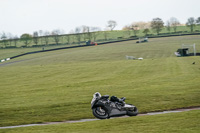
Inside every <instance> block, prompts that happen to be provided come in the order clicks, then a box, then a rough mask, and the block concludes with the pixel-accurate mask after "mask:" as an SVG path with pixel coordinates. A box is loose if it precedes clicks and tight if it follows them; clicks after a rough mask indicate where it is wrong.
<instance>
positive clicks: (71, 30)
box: [69, 30, 75, 43]
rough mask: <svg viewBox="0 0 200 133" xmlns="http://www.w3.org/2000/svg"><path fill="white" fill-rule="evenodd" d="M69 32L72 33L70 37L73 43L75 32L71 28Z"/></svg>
mask: <svg viewBox="0 0 200 133" xmlns="http://www.w3.org/2000/svg"><path fill="white" fill-rule="evenodd" d="M69 34H73V35H72V36H71V37H72V43H74V40H75V35H74V34H75V32H74V30H71V31H70V32H69Z"/></svg>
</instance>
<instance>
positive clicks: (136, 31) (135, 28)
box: [130, 23, 139, 36]
mask: <svg viewBox="0 0 200 133" xmlns="http://www.w3.org/2000/svg"><path fill="white" fill-rule="evenodd" d="M130 29H131V30H132V31H133V33H134V35H135V36H137V33H138V32H139V27H138V25H137V23H132V24H131V25H130Z"/></svg>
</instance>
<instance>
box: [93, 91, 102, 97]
mask: <svg viewBox="0 0 200 133" xmlns="http://www.w3.org/2000/svg"><path fill="white" fill-rule="evenodd" d="M93 97H94V98H100V97H101V94H100V93H99V92H96V93H94V95H93Z"/></svg>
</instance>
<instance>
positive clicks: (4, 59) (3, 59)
mask: <svg viewBox="0 0 200 133" xmlns="http://www.w3.org/2000/svg"><path fill="white" fill-rule="evenodd" d="M8 60H10V58H6V59H2V60H0V62H4V61H8Z"/></svg>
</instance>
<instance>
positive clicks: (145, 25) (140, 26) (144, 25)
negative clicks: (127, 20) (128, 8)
mask: <svg viewBox="0 0 200 133" xmlns="http://www.w3.org/2000/svg"><path fill="white" fill-rule="evenodd" d="M134 24H135V25H137V27H138V29H147V28H148V29H149V28H150V27H151V23H150V22H142V21H140V22H134Z"/></svg>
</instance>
